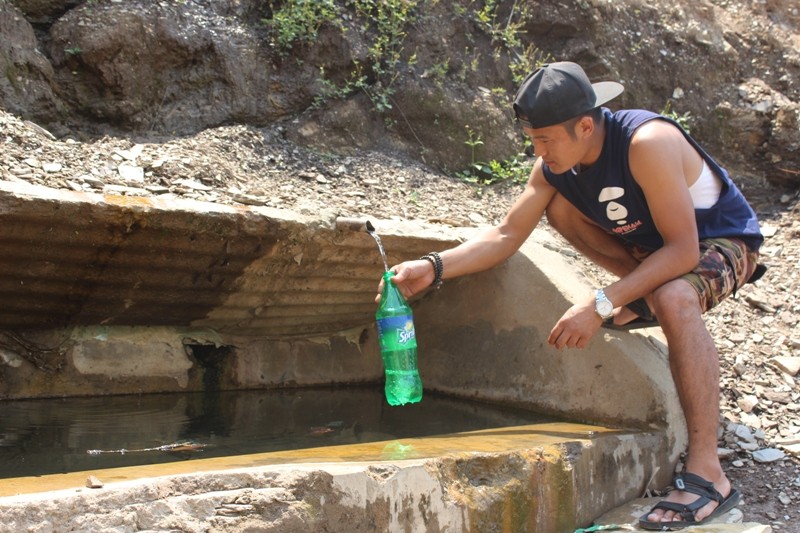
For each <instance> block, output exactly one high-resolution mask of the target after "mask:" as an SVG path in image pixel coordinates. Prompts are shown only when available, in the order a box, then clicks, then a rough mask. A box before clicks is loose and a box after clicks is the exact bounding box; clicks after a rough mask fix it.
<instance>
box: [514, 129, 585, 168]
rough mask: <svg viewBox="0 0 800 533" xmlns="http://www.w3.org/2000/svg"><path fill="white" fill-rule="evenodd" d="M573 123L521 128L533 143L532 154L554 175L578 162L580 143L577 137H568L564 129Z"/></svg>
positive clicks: (580, 150) (580, 149) (580, 152)
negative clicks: (539, 158) (540, 159)
mask: <svg viewBox="0 0 800 533" xmlns="http://www.w3.org/2000/svg"><path fill="white" fill-rule="evenodd" d="M565 126H567V127H569V126H572V127H575V126H576V125H575V124H574V123H566V124H556V125H554V126H547V127H545V128H523V131H524V132H525V134H526V135H527V136H528V137H530V139H531V141H533V152H534V154H535V155H536V156H538V157H541V158H542V160H543V161H544V162H545V163H546V164H547V166H548V167H550V170H552V171H553V172H554V173H556V174H562V173H564V172H566V171H568V170H569V169H571V168H573V167H574V166H576V165H577V164H578V163H579V162H580V158H581V156H582V143H581V142H580V140H579V138H578V137H577V136H573V135H570V134H569V133H568V132H567V129H566V127H565Z"/></svg>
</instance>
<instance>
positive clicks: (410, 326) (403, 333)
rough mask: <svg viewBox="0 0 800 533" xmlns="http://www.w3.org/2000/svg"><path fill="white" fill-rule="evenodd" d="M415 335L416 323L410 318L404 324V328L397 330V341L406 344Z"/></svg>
mask: <svg viewBox="0 0 800 533" xmlns="http://www.w3.org/2000/svg"><path fill="white" fill-rule="evenodd" d="M415 337H416V334H415V333H414V323H413V322H412V321H410V320H409V321H408V322H406V325H405V326H403V328H402V329H398V330H397V342H399V343H400V344H405V343H407V342H408V341H410V340H412V339H414V338H415Z"/></svg>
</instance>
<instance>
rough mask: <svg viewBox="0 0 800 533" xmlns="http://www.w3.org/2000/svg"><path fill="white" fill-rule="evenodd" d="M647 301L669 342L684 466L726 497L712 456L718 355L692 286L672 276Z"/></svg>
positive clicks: (669, 515) (675, 495)
mask: <svg viewBox="0 0 800 533" xmlns="http://www.w3.org/2000/svg"><path fill="white" fill-rule="evenodd" d="M653 305H654V307H655V312H656V314H657V315H658V318H659V322H660V324H661V329H662V330H663V331H664V336H665V337H666V339H667V345H668V346H669V366H670V371H671V372H672V379H673V381H674V382H675V388H676V389H677V391H678V398H679V400H680V403H681V407H682V408H683V414H684V417H685V418H686V427H687V430H688V433H689V446H688V451H689V453H688V458H687V461H686V471H687V472H691V473H692V474H696V475H698V476H700V477H702V478H704V479H706V480H708V481H710V482H711V483H713V484H714V488H715V489H717V491H719V493H720V494H722V495H723V496H727V495H728V494H730V491H731V484H730V481H729V480H728V478H727V477H726V476H725V473H724V472H723V470H722V465H721V464H720V462H719V457H718V455H717V429H718V427H719V354H718V353H717V349H716V347H715V346H714V341H713V339H712V338H711V335H710V334H709V332H708V329H707V328H706V325H705V322H704V321H703V317H702V309H701V308H700V302H699V299H698V297H697V291H696V290H695V289H694V287H692V286H691V285H690V284H689V283H688V282H687V281H685V280H682V279H677V280H674V281H671V282H669V283H667V284H665V285H663V286H661V287H660V288H658V289H657V290H656V291H655V292H654V293H653ZM697 498H698V496H697V495H696V494H691V493H687V492H683V491H677V490H676V491H673V492H671V493H670V494H669V496H668V497H667V498H666V499H667V501H673V502H678V503H685V504H688V503H691V502H693V501H695V500H697ZM716 507H717V503H716V502H712V503H709V504H707V505H706V506H705V507H703V508H701V509H699V510H698V511H697V513H696V514H695V518H696V519H697V520H702V519H703V518H705V517H706V516H708V515H709V514H710V513H711V512H712V511H713V510H714V508H716ZM682 519H683V518H681V517H680V516H675V513H673V512H671V511H664V510H661V509H659V510H656V511H654V512H653V513H651V514H650V515H649V516H648V520H650V521H653V522H658V521H666V522H668V521H671V520H682Z"/></svg>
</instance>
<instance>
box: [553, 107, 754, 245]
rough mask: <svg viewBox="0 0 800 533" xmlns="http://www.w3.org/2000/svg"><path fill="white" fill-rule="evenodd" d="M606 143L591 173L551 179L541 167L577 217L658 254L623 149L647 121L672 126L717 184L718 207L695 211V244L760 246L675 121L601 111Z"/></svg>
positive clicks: (730, 186) (728, 186)
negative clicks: (730, 241) (719, 241)
mask: <svg viewBox="0 0 800 533" xmlns="http://www.w3.org/2000/svg"><path fill="white" fill-rule="evenodd" d="M603 116H604V120H605V128H606V138H605V141H604V143H603V150H602V152H601V154H600V158H599V159H598V160H597V162H596V163H595V164H594V165H592V166H591V167H590V168H587V169H585V170H583V171H582V172H580V173H578V174H575V173H574V172H572V171H568V172H565V173H563V174H554V173H553V172H551V171H550V169H549V167H548V166H547V165H544V166H543V169H544V176H545V178H546V179H547V181H548V182H549V183H550V184H551V185H552V186H553V187H555V188H556V190H558V192H559V193H561V194H562V195H563V196H564V198H566V199H567V200H569V201H570V202H571V203H572V204H573V205H574V206H575V207H577V208H578V209H579V210H580V211H581V212H582V213H584V214H585V215H586V216H587V217H589V218H590V219H591V220H593V221H594V222H595V223H597V224H598V225H599V226H601V227H602V228H604V229H606V230H607V231H609V232H612V233H614V234H616V235H617V236H619V237H620V238H621V239H623V240H625V241H628V242H630V243H633V244H635V245H637V246H640V247H642V248H644V249H646V250H650V251H653V250H657V249H658V248H660V247H662V246H663V245H664V240H663V239H662V237H661V235H660V234H659V232H658V229H657V228H656V225H655V222H654V221H653V218H652V216H651V215H650V210H649V209H648V207H647V201H646V199H645V196H644V192H643V191H642V189H641V187H639V185H638V184H637V183H636V180H634V179H633V175H632V174H631V171H630V168H629V167H628V149H629V147H630V144H631V137H632V136H633V134H634V132H635V131H636V129H637V128H638V127H639V126H641V125H642V124H644V123H645V122H647V121H649V120H654V119H658V120H665V121H667V122H670V123H671V124H674V125H675V127H677V128H678V129H679V130H680V131H681V133H683V135H684V137H686V140H688V141H689V143H690V144H691V145H692V146H693V147H694V148H695V150H697V152H698V153H699V154H700V155H701V156H702V157H703V159H704V160H705V161H706V163H707V164H708V166H709V168H710V169H711V171H712V172H714V174H716V175H717V176H718V177H719V178H720V179H721V180H722V191H721V192H720V196H719V200H718V201H717V203H716V204H715V205H714V206H712V207H710V208H708V209H695V219H696V220H697V229H698V233H699V237H700V240H703V239H711V238H738V239H741V240H742V241H744V242H745V243H746V244H747V246H748V247H749V248H750V249H752V250H758V248H759V247H760V246H761V243H762V242H763V241H764V238H763V236H762V235H761V231H760V229H759V226H758V219H757V218H756V214H755V212H754V211H753V209H752V207H750V204H748V203H747V200H745V198H744V196H743V195H742V193H741V191H740V190H739V189H738V187H736V184H735V183H734V182H733V181H732V180H731V178H730V176H729V175H728V172H727V171H726V170H725V169H724V168H722V167H721V166H719V164H717V162H716V161H714V159H712V158H711V156H710V155H708V154H707V153H706V152H705V150H703V149H702V148H701V147H700V145H699V144H697V142H696V141H695V140H694V139H692V138H691V137H690V136H689V135H688V134H687V133H686V132H685V131H684V130H683V129H682V128H681V127H680V126H679V125H678V124H677V123H676V122H675V121H673V120H671V119H669V118H667V117H664V116H662V115H658V114H656V113H652V112H650V111H644V110H623V111H617V112H616V113H611V111H610V110H608V109H605V108H603Z"/></svg>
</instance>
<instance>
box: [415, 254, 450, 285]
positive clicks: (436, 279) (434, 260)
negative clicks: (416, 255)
mask: <svg viewBox="0 0 800 533" xmlns="http://www.w3.org/2000/svg"><path fill="white" fill-rule="evenodd" d="M420 259H424V260H425V261H428V262H429V263H430V264H431V265H432V266H433V281H432V282H431V287H436V288H437V289H438V288H439V287H441V286H442V274H444V263H442V258H441V257H440V256H439V253H438V252H431V253H429V254H425V255H423V256H422V257H420Z"/></svg>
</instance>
